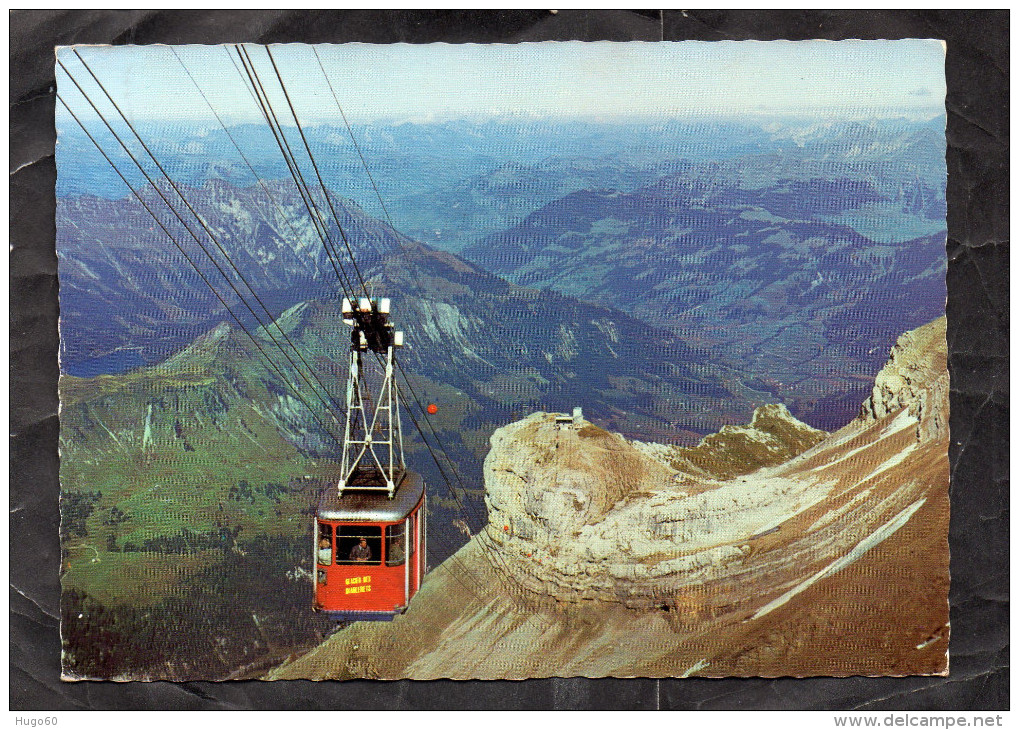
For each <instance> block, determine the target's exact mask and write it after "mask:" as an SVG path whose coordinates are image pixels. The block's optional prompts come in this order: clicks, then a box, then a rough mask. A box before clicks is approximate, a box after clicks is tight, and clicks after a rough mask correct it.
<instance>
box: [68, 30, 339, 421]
mask: <svg viewBox="0 0 1019 730" xmlns="http://www.w3.org/2000/svg"><path fill="white" fill-rule="evenodd" d="M75 54H76V55H79V54H78V53H77V49H75ZM79 59H80V55H79ZM57 63H58V64H60V67H61V68H62V69H63V71H64V73H65V74H67V76H68V78H69V79H70V80H71V81H72V82H73V83H74V85H75V86H76V87H77V89H78V91H79V92H80V93H81V95H82V96H83V97H84V99H85V101H86V102H88V104H89V106H91V107H92V110H93V111H94V112H95V113H96V115H97V116H98V117H99V119H100V121H102V122H103V124H104V125H105V126H106V128H107V129H108V130H109V132H110V134H112V135H113V137H114V139H115V140H116V141H117V142H118V143H119V144H120V146H121V147H122V148H123V149H124V152H125V153H126V154H127V155H128V157H129V158H130V159H131V161H132V162H133V163H134V164H135V166H136V167H137V168H138V170H139V171H140V172H141V173H142V175H143V176H144V177H145V179H146V180H147V181H148V183H149V185H151V186H152V189H153V190H154V191H155V192H156V194H157V195H158V196H159V197H160V198H161V199H162V200H163V202H164V203H165V204H166V206H167V208H168V209H169V210H170V212H171V213H172V214H173V215H174V216H175V217H176V218H177V220H178V221H179V223H180V224H181V226H183V228H184V229H185V230H186V231H187V232H188V234H189V235H190V236H191V238H192V239H194V241H195V243H196V244H197V245H198V247H199V248H200V249H201V250H202V253H204V254H205V256H206V257H207V258H208V259H209V261H210V262H211V263H212V264H213V266H215V267H216V269H217V271H219V273H220V275H221V276H222V277H223V279H224V280H225V281H226V283H227V285H228V286H229V287H230V288H231V289H232V290H233V292H234V294H236V295H237V297H238V299H239V301H240V303H241V304H242V305H243V306H244V307H245V308H246V309H247V310H248V312H249V313H250V314H251V316H252V317H253V318H254V319H255V321H256V322H258V324H259V326H260V327H261V328H262V330H263V331H264V332H265V334H266V335H267V336H268V337H269V339H270V340H272V342H273V344H274V345H275V346H276V347H277V348H278V349H279V351H280V352H281V353H282V354H283V356H284V357H285V358H286V359H287V361H288V362H289V363H290V365H291V366H292V367H293V368H294V370H295V371H296V372H297V374H298V375H299V376H300V377H301V379H302V380H304V382H305V383H306V384H307V385H308V387H309V388H310V389H311V392H312V394H313V395H314V396H315V397H316V398H317V399H318V400H320V401H321V402H322V404H323V405H324V406H326V410H327V412H329V411H330V410H331V409H332V408H336V409H339V404H338V403H337V402H336V400H335V399H334V398H333V397H332V395H331V394H330V392H329V390H328V388H326V386H325V385H324V384H323V383H322V381H321V380H319V379H318V377H317V376H316V375H315V372H314V369H312V368H311V365H310V364H308V363H307V361H306V360H305V359H304V357H303V355H301V353H300V351H299V350H298V349H297V347H296V345H294V344H293V342H292V341H291V340H290V338H289V336H287V334H286V333H285V332H284V331H283V328H282V327H281V326H280V325H279V323H278V322H277V321H276V320H275V318H273V317H272V314H271V313H270V312H269V310H268V309H267V308H266V307H265V304H264V303H263V302H262V300H261V299H260V298H259V297H258V295H257V294H256V293H255V291H254V289H253V288H252V287H251V285H250V284H249V283H248V281H247V279H245V278H244V276H243V275H242V274H241V273H240V271H239V269H238V267H237V265H236V264H235V263H234V262H233V259H231V258H230V256H229V254H227V253H226V251H225V250H224V249H223V247H222V246H221V245H220V244H219V242H218V241H217V240H216V239H215V236H214V235H213V234H212V232H211V231H210V230H209V228H208V226H205V225H204V222H202V221H201V218H200V216H198V214H197V212H196V211H195V210H194V208H193V207H192V206H191V205H190V203H188V202H187V200H186V199H185V198H184V196H183V193H181V192H180V190H179V188H177V186H176V185H175V184H174V182H173V180H171V179H170V177H169V175H168V173H167V172H166V170H165V169H164V168H163V167H162V166H161V165H160V164H159V161H158V160H157V159H156V158H155V156H154V155H152V152H151V151H150V150H148V147H147V146H146V145H145V142H144V141H143V140H142V139H141V137H140V136H139V135H138V133H137V132H136V131H135V130H134V127H133V125H131V122H130V121H129V120H128V119H127V117H126V116H124V114H123V112H121V111H120V108H119V107H118V106H117V105H116V102H114V101H113V99H112V98H111V97H110V96H109V94H108V93H106V90H105V88H103V87H102V84H101V83H100V82H99V80H98V79H96V82H97V83H98V84H99V85H100V88H103V91H104V93H106V96H107V98H109V99H110V101H111V102H112V103H113V104H114V107H115V108H116V109H117V111H118V112H119V113H120V115H121V117H122V118H123V120H124V122H125V123H126V124H127V125H128V128H129V129H131V131H132V132H134V134H135V137H136V138H137V139H138V141H139V142H140V143H141V144H142V146H143V147H145V149H146V151H147V152H148V153H149V156H150V158H152V161H153V162H154V163H155V164H156V166H157V167H158V168H159V169H160V170H161V171H162V172H163V175H164V177H165V178H166V180H167V182H168V183H169V184H170V185H171V187H173V188H174V190H176V192H177V194H178V196H180V197H181V199H182V200H183V201H184V204H185V206H186V207H187V208H188V210H190V211H191V212H192V213H193V214H194V215H195V217H196V218H198V219H199V222H200V223H203V226H204V227H205V231H206V233H207V234H208V236H209V238H210V239H211V240H212V241H213V243H214V244H216V247H217V248H218V249H219V251H220V253H221V254H222V255H223V257H224V258H225V259H226V261H227V263H228V264H229V266H230V267H231V268H233V270H234V272H235V273H236V274H237V276H238V277H239V278H240V279H241V281H243V282H244V284H245V285H246V286H247V287H248V290H249V291H251V293H252V295H254V297H255V299H256V300H257V301H258V303H259V304H260V305H261V306H262V309H263V310H264V311H265V313H266V315H267V316H268V317H269V319H270V322H272V323H273V324H275V325H276V328H277V329H278V330H279V332H280V333H281V334H282V335H283V337H284V339H286V341H287V342H288V344H290V346H291V348H292V349H293V350H294V352H295V354H296V355H297V357H298V359H300V360H301V361H302V362H303V363H304V364H305V366H306V367H307V368H308V370H309V374H310V378H311V379H309V376H308V375H305V373H304V371H303V370H302V369H301V368H300V366H298V365H297V363H296V362H294V360H293V358H291V357H290V355H289V353H288V352H287V351H286V350H285V349H284V348H283V346H282V345H281V344H280V343H279V341H278V340H277V339H276V338H275V337H274V336H273V334H272V331H271V330H270V328H269V327H268V325H267V324H266V323H265V322H263V321H262V318H261V317H260V316H259V315H258V313H257V312H255V310H254V308H253V307H252V306H251V305H250V303H248V301H247V299H246V298H245V297H244V295H243V294H242V293H241V292H240V290H238V288H237V286H236V285H235V284H234V282H233V281H232V280H231V278H230V277H229V276H228V275H227V273H226V272H225V271H224V270H223V267H222V266H221V265H220V263H219V262H218V261H217V260H216V258H215V257H214V256H213V255H212V254H211V253H210V252H209V251H208V249H207V248H206V246H205V245H204V244H203V243H202V241H201V239H200V238H199V237H198V235H197V234H196V233H195V231H193V230H192V229H191V227H190V226H189V225H188V224H187V222H186V221H185V220H184V218H183V216H182V215H181V213H180V212H179V211H178V210H177V208H176V207H175V206H174V205H173V204H172V203H171V202H170V201H169V200H168V199H167V197H166V195H165V194H164V193H163V191H162V190H160V189H159V186H158V185H156V183H155V181H154V180H153V179H152V177H151V176H150V175H149V173H148V172H147V171H146V170H145V168H144V167H143V166H142V165H141V163H140V162H139V161H138V159H137V158H136V157H135V155H134V153H132V152H131V150H130V149H129V148H128V147H127V145H126V144H125V142H124V140H123V139H121V137H120V135H119V134H118V133H117V132H116V130H114V129H113V127H112V126H111V125H110V123H109V121H108V120H107V119H106V118H105V117H104V116H103V114H102V112H100V111H99V109H98V107H97V106H96V105H95V103H94V102H93V101H92V99H91V98H90V97H89V95H88V94H87V93H86V92H85V90H84V89H83V88H82V86H81V84H80V83H79V82H78V80H77V79H76V78H75V77H74V75H73V74H71V72H70V71H69V70H68V69H67V67H66V66H64V64H63V63H62V62H61V61H60V60H59V59H58V60H57ZM82 63H83V65H85V64H84V61H82ZM86 68H88V67H87V65H86ZM90 73H91V71H90ZM93 78H95V75H94V74H93ZM65 106H66V104H65ZM68 110H69V111H70V109H69V108H68ZM79 123H80V122H79ZM157 220H158V218H157ZM312 379H313V380H315V381H316V382H317V383H318V386H319V388H321V390H322V393H325V395H326V397H327V398H328V402H327V401H326V400H325V399H323V396H322V394H321V393H319V391H318V390H317V389H316V387H315V385H314V384H313V383H312V382H311V380H312ZM333 420H334V421H336V418H335V416H333ZM336 425H337V426H339V422H338V421H336Z"/></svg>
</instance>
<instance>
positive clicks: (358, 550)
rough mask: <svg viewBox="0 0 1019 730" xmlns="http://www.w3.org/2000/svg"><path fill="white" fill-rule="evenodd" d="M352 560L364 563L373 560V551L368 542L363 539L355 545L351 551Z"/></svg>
mask: <svg viewBox="0 0 1019 730" xmlns="http://www.w3.org/2000/svg"><path fill="white" fill-rule="evenodd" d="M350 559H351V560H356V561H357V562H359V563H363V562H365V561H367V560H371V559H372V549H371V548H370V547H368V541H367V540H366V539H364V538H363V537H362V538H361V542H359V543H358V544H357V545H355V546H354V547H353V548H352V549H351V551H350Z"/></svg>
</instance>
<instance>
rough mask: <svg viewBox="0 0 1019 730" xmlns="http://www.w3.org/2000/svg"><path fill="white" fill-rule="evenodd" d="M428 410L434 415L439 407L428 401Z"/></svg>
mask: <svg viewBox="0 0 1019 730" xmlns="http://www.w3.org/2000/svg"><path fill="white" fill-rule="evenodd" d="M428 412H429V413H430V414H432V415H433V416H434V415H435V414H436V413H438V412H439V407H438V406H437V405H435V404H434V403H429V404H428Z"/></svg>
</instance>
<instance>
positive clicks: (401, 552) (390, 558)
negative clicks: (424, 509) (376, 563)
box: [386, 522, 407, 567]
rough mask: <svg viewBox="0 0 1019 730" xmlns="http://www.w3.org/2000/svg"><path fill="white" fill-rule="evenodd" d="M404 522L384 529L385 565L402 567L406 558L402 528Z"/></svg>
mask: <svg viewBox="0 0 1019 730" xmlns="http://www.w3.org/2000/svg"><path fill="white" fill-rule="evenodd" d="M406 524H407V523H406V522H401V523H399V524H396V525H388V526H387V527H386V565H388V566H390V567H392V566H394V565H403V561H404V557H405V556H406V554H407V553H406V548H405V544H406V540H405V539H404V538H405V534H404V532H405V531H404V526H405V525H406Z"/></svg>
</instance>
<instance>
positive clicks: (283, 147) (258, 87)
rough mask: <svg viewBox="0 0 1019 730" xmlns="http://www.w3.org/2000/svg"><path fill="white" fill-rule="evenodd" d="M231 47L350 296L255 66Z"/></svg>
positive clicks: (347, 282) (320, 217) (319, 214)
mask: <svg viewBox="0 0 1019 730" xmlns="http://www.w3.org/2000/svg"><path fill="white" fill-rule="evenodd" d="M234 49H235V50H236V52H237V57H238V58H239V59H240V62H241V65H242V66H243V67H244V71H245V73H246V74H247V75H248V78H249V80H250V82H251V88H252V89H254V93H253V95H254V97H255V101H256V103H257V104H258V107H259V109H260V110H261V112H262V116H263V117H264V118H265V120H266V123H267V124H268V125H269V129H270V131H271V132H272V135H273V138H274V139H275V140H276V144H277V146H278V147H279V148H280V153H281V154H282V155H283V160H284V162H286V164H287V169H289V171H290V175H291V177H292V178H293V180H294V184H295V185H296V186H297V189H298V191H299V192H300V194H301V200H302V201H303V202H304V205H305V207H306V208H307V209H308V215H309V216H310V217H311V219H312V224H313V225H314V226H315V231H316V232H317V233H318V235H319V238H320V239H321V241H322V248H323V249H324V250H325V252H326V256H327V257H328V259H329V263H330V265H331V266H332V268H333V272H334V273H335V274H336V279H337V281H338V282H339V284H340V288H341V289H342V290H343V293H344V296H346V297H348V298H350V292H352V291H353V290H354V288H353V287H352V286H351V285H350V280H349V279H348V278H347V272H346V270H345V268H344V266H343V264H342V263H340V262H339V261H338V256H337V255H336V253H335V251H334V250H333V249H334V248H335V244H334V243H333V242H332V237H331V236H330V235H329V230H328V227H327V226H326V225H325V221H324V216H323V215H322V212H321V211H320V210H319V208H318V204H317V203H316V202H315V199H314V197H313V196H312V195H311V189H310V187H309V186H308V183H307V181H305V179H304V174H303V173H302V172H301V169H300V166H299V165H298V164H297V158H296V157H294V154H293V151H292V150H291V149H290V143H289V142H288V141H287V138H286V135H285V134H284V133H283V127H282V125H281V124H280V122H279V118H278V117H277V116H276V112H275V110H274V109H273V108H272V102H271V101H270V100H269V95H268V93H267V92H266V90H265V87H264V85H263V84H262V80H261V78H260V77H259V75H258V70H257V69H256V68H255V65H254V63H253V62H252V60H251V57H250V55H249V54H248V52H247V49H246V48H243V47H242V46H239V45H235V46H234ZM238 72H239V69H238ZM242 78H243V76H242ZM277 130H278V132H277ZM330 244H332V245H333V248H331V247H330Z"/></svg>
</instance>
